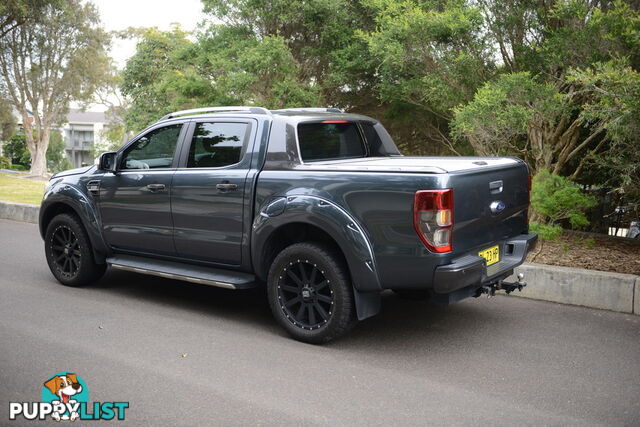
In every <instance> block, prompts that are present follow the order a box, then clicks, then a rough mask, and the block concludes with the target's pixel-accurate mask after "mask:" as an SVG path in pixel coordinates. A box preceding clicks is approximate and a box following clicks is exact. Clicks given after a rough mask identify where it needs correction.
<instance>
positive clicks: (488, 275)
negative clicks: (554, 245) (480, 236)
mask: <svg viewBox="0 0 640 427" xmlns="http://www.w3.org/2000/svg"><path fill="white" fill-rule="evenodd" d="M537 240H538V235H537V234H534V233H529V234H521V235H519V236H515V237H512V238H510V239H507V240H504V241H502V242H500V243H499V245H500V254H501V256H500V258H501V259H500V262H497V263H495V264H493V265H490V266H489V267H487V266H486V265H485V260H484V258H482V257H480V256H478V255H464V256H462V257H460V258H455V259H454V260H453V262H452V263H451V264H446V265H441V266H439V267H437V268H436V271H435V274H434V278H433V279H434V280H433V290H434V291H435V292H436V293H439V294H448V293H450V292H454V291H457V290H458V289H462V288H465V287H468V286H481V285H482V284H484V283H491V282H495V281H497V280H500V279H504V278H505V277H507V276H509V275H511V274H512V273H513V269H514V268H515V267H517V266H519V265H520V264H522V263H523V262H524V260H525V258H526V257H527V254H528V253H529V251H530V250H532V249H533V248H534V247H535V245H536V242H537Z"/></svg>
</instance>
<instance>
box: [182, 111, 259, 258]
mask: <svg viewBox="0 0 640 427" xmlns="http://www.w3.org/2000/svg"><path fill="white" fill-rule="evenodd" d="M192 126H193V136H192V137H191V144H190V145H189V149H188V152H187V150H186V146H185V149H184V151H183V153H184V155H183V157H186V159H183V160H181V163H182V164H181V165H180V166H181V167H180V168H179V169H178V170H177V171H176V173H175V175H174V177H173V185H172V189H171V208H172V213H173V224H174V241H175V246H176V251H177V254H178V256H180V257H183V258H188V259H192V260H201V261H208V262H214V263H220V264H227V265H239V264H240V262H241V251H242V239H243V231H244V230H243V212H244V209H245V200H244V195H245V186H246V180H247V175H248V173H249V169H250V163H251V154H250V152H251V150H247V147H248V144H250V143H252V141H253V139H254V137H255V128H256V125H255V121H254V120H251V119H219V120H215V121H214V120H210V121H201V120H200V121H195V123H193V124H192ZM247 153H248V154H247Z"/></svg>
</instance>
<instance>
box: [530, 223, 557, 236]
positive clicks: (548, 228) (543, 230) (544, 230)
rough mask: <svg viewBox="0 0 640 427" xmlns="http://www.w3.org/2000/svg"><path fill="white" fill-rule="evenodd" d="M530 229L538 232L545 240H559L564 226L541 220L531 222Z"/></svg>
mask: <svg viewBox="0 0 640 427" xmlns="http://www.w3.org/2000/svg"><path fill="white" fill-rule="evenodd" d="M529 230H531V231H532V232H533V233H536V234H537V235H538V236H539V237H540V238H541V239H544V240H558V237H560V234H562V227H561V226H560V225H558V224H555V225H548V224H541V223H539V222H531V223H530V224H529Z"/></svg>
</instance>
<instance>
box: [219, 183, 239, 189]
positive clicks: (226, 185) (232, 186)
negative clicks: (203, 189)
mask: <svg viewBox="0 0 640 427" xmlns="http://www.w3.org/2000/svg"><path fill="white" fill-rule="evenodd" d="M216 188H217V189H218V190H235V189H237V188H238V185H237V184H230V183H228V182H223V183H222V184H216Z"/></svg>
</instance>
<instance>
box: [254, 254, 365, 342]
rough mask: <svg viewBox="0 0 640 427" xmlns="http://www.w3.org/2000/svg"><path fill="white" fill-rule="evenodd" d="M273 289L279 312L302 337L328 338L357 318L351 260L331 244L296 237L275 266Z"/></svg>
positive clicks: (284, 322) (283, 323) (269, 289)
mask: <svg viewBox="0 0 640 427" xmlns="http://www.w3.org/2000/svg"><path fill="white" fill-rule="evenodd" d="M267 293H268V297H269V305H270V306H271V311H272V312H273V315H274V317H275V318H276V320H277V321H278V323H280V325H281V326H282V327H283V328H284V329H285V330H286V331H287V332H288V333H289V334H290V335H291V336H293V338H295V339H297V340H299V341H304V342H308V343H313V344H318V343H324V342H328V341H331V340H332V339H335V338H338V337H339V336H342V335H344V334H345V333H346V332H347V331H348V330H349V329H350V328H351V327H352V326H353V325H354V324H355V322H356V314H355V307H354V303H353V290H352V289H351V282H350V281H349V273H348V271H347V268H346V265H345V263H344V260H343V259H342V257H341V256H340V255H339V254H338V253H337V252H336V251H335V250H334V249H333V248H331V247H330V246H327V245H323V244H320V243H296V244H294V245H291V246H289V247H287V248H286V249H284V250H283V251H282V252H280V254H278V256H276V258H275V260H274V261H273V264H272V265H271V269H270V270H269V277H268V279H267Z"/></svg>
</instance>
